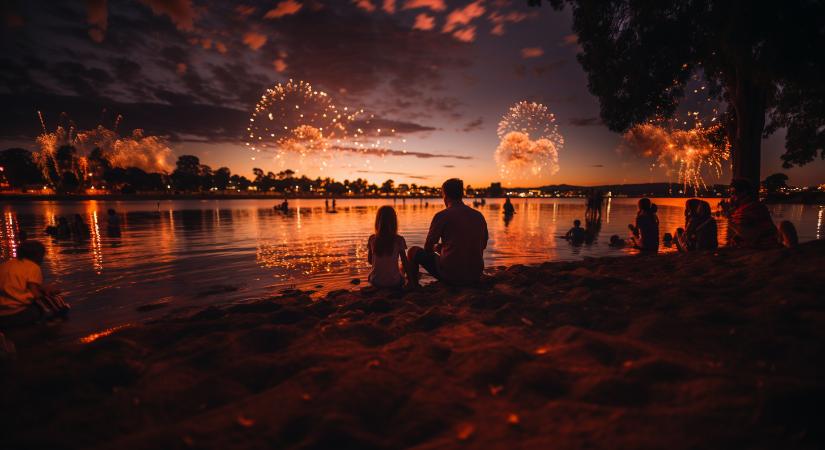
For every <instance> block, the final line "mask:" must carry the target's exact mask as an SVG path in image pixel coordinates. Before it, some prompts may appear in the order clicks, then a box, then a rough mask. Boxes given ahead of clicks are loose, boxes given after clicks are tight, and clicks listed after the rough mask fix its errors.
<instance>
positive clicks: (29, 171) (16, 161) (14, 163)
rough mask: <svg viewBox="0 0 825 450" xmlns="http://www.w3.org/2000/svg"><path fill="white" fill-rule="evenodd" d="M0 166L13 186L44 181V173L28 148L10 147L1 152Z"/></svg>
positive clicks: (21, 186)
mask: <svg viewBox="0 0 825 450" xmlns="http://www.w3.org/2000/svg"><path fill="white" fill-rule="evenodd" d="M0 167H2V168H3V174H4V175H5V176H6V179H7V180H8V182H9V185H10V186H11V187H13V188H24V187H26V185H29V184H42V183H43V173H42V172H41V171H40V168H38V167H37V163H36V162H34V158H33V157H32V153H31V152H30V151H28V150H26V149H22V148H9V149H6V150H3V151H2V152H0Z"/></svg>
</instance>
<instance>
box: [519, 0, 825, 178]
mask: <svg viewBox="0 0 825 450" xmlns="http://www.w3.org/2000/svg"><path fill="white" fill-rule="evenodd" d="M528 3H530V4H532V5H540V4H541V3H542V2H541V0H528ZM548 3H550V4H551V5H552V6H553V7H554V8H557V9H560V8H563V7H564V6H565V5H569V6H570V7H571V8H572V10H573V29H574V31H575V32H576V34H577V36H578V42H579V45H580V46H581V52H580V53H579V55H578V60H579V62H580V63H581V65H582V67H583V68H584V70H585V72H586V73H587V79H588V87H589V89H590V91H591V92H592V93H593V94H594V95H596V96H597V97H598V98H599V102H600V106H601V117H602V120H603V121H604V123H606V124H607V126H608V127H609V128H610V129H611V130H613V131H619V132H621V131H625V130H627V129H628V128H629V127H631V126H633V125H635V124H639V123H642V122H644V121H647V120H648V119H651V118H653V117H656V116H662V117H670V116H672V115H673V114H674V112H675V111H676V108H677V106H678V105H679V102H680V101H681V100H682V98H683V97H684V96H685V93H686V85H687V83H688V81H689V79H690V77H691V76H692V75H693V74H695V73H698V74H700V75H702V76H703V77H704V80H705V81H706V82H707V84H708V88H709V89H708V92H710V94H711V95H713V96H715V97H716V98H717V99H718V100H720V101H724V102H727V104H728V105H729V114H728V119H729V122H728V126H727V130H728V138H729V141H730V143H731V145H732V151H733V166H734V167H733V168H734V176H739V177H743V178H747V179H750V180H751V181H752V182H754V184H756V182H758V181H759V165H760V161H759V160H760V149H761V139H762V137H763V136H765V135H767V134H770V133H772V132H774V131H775V130H777V129H778V128H780V127H785V128H787V135H786V153H785V154H784V155H783V156H782V159H783V161H784V164H785V165H786V166H791V165H794V164H797V165H801V164H805V163H807V162H810V161H812V160H813V159H814V158H816V157H817V155H819V156H820V157H822V158H825V86H824V85H823V82H822V76H823V74H825V27H823V26H822V20H823V19H822V18H823V17H825V2H823V1H817V0H785V1H782V2H762V1H757V2H751V1H746V0H683V1H678V2H662V1H655V0H598V1H597V0H549V1H548ZM766 119H768V123H767V124H766Z"/></svg>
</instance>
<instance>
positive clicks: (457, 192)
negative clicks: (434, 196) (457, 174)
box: [441, 178, 464, 206]
mask: <svg viewBox="0 0 825 450" xmlns="http://www.w3.org/2000/svg"><path fill="white" fill-rule="evenodd" d="M441 195H442V196H443V197H444V204H445V205H447V206H450V205H454V204H458V203H461V199H462V198H463V197H464V182H463V181H461V180H459V179H458V178H450V179H449V180H447V181H445V182H444V184H442V185H441Z"/></svg>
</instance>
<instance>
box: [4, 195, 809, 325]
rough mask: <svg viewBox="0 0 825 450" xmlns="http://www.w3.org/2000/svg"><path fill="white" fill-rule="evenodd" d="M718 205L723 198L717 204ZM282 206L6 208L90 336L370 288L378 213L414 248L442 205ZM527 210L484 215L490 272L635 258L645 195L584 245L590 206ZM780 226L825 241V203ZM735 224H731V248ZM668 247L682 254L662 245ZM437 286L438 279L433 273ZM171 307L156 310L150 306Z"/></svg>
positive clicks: (619, 204) (621, 203)
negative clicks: (117, 227) (62, 232)
mask: <svg viewBox="0 0 825 450" xmlns="http://www.w3.org/2000/svg"><path fill="white" fill-rule="evenodd" d="M710 201H711V205H712V206H713V207H714V208H715V207H716V203H717V200H715V199H714V200H710ZM654 202H655V203H656V204H657V205H659V220H660V223H661V225H660V231H661V232H662V233H665V232H671V233H672V232H673V231H674V230H675V229H676V227H678V226H682V225H683V223H684V213H683V208H684V199H654ZM273 203H274V200H166V201H160V202H156V201H117V202H108V201H78V202H55V201H29V202H19V203H5V204H4V205H3V207H2V209H3V211H2V223H1V224H0V225H2V226H1V227H0V232H1V233H2V236H1V240H0V252H2V253H0V257H2V258H8V257H10V255H12V254H14V251H15V244H14V242H15V241H16V238H15V236H16V234H17V233H19V230H25V231H26V232H27V233H28V235H29V237H30V239H39V240H42V241H43V242H44V244H45V245H46V249H47V254H46V262H45V264H44V272H45V276H46V278H47V282H50V283H55V284H57V285H59V286H60V288H61V289H63V290H64V292H65V294H66V297H67V300H69V301H70V302H71V303H72V305H73V312H72V319H71V320H70V321H69V322H68V323H66V324H64V325H63V326H62V327H63V330H64V331H65V332H66V333H67V334H68V335H78V334H81V333H87V332H91V331H95V330H98V329H104V328H107V327H111V326H115V325H118V324H122V323H127V322H130V321H135V320H140V319H145V318H149V317H153V316H156V315H160V314H165V313H167V312H168V311H170V310H174V309H176V308H186V307H192V306H198V305H206V304H211V303H216V302H226V301H232V300H239V299H246V298H251V297H261V296H266V295H268V294H272V293H276V292H278V291H280V290H281V289H285V288H291V287H297V288H302V289H314V290H317V291H319V292H326V291H329V290H332V289H339V288H349V287H353V284H351V281H352V280H353V279H356V278H357V279H360V280H362V285H363V283H366V276H367V273H368V272H369V265H368V263H367V255H366V241H367V238H368V236H369V235H370V234H371V233H372V227H373V222H374V219H375V212H376V210H377V209H378V208H379V207H380V206H382V205H393V206H395V208H396V210H397V211H398V219H399V231H400V233H401V234H402V235H403V236H404V237H405V238H406V240H407V243H408V245H423V243H424V238H425V236H426V233H427V229H428V227H429V224H430V220H431V218H432V216H433V215H434V214H435V213H436V212H438V211H440V210H441V209H442V208H443V203H442V202H441V200H440V199H428V200H423V201H419V200H409V199H408V200H406V201H402V200H397V201H393V200H392V199H388V200H383V199H346V200H338V202H337V209H336V210H337V212H335V213H332V212H329V211H327V210H326V209H325V206H324V201H323V200H293V201H291V202H290V207H292V208H294V210H293V211H292V212H291V213H290V214H283V213H280V212H277V211H275V210H274V209H273ZM513 203H514V205H515V207H516V211H517V213H516V215H515V216H514V217H513V219H512V220H511V221H509V222H505V221H504V219H503V215H502V209H501V205H502V200H488V202H487V204H486V205H485V206H480V207H479V210H480V211H481V212H482V213H483V214H484V215H485V217H486V218H487V223H488V227H489V230H490V242H489V245H488V248H487V251H486V252H485V255H484V256H485V260H486V264H487V266H488V267H495V266H505V265H512V264H530V263H540V262H544V261H554V260H575V259H580V258H583V257H588V256H590V257H596V256H611V255H614V256H615V255H622V254H626V253H631V252H632V251H631V250H617V249H613V248H610V247H608V245H607V242H608V240H609V238H610V236H611V235H613V234H618V235H620V236H622V237H625V236H626V235H627V234H628V231H627V224H628V223H631V222H632V221H633V218H634V216H635V212H636V200H635V199H617V198H614V199H611V200H609V201H607V202H606V204H605V208H604V210H603V214H602V220H601V223H600V229H599V231H598V234H597V237H596V240H595V242H594V243H593V244H592V245H585V246H582V247H573V246H571V245H570V244H569V243H568V242H567V241H565V240H563V239H559V237H558V236H560V235H563V234H564V233H565V232H566V231H567V230H568V229H569V228H570V227H571V226H572V222H573V220H574V219H582V220H583V221H584V213H585V208H584V200H583V199H528V200H525V199H517V200H515V201H514V202H513ZM109 208H114V209H116V210H117V211H118V212H119V213H120V216H121V233H120V235H119V236H113V235H110V234H109V233H108V232H107V226H106V211H107V209H109ZM771 210H772V213H773V216H774V220H784V219H788V220H791V221H793V222H794V223H795V224H796V226H797V228H798V231H799V237H800V240H801V241H807V240H812V239H819V238H821V237H823V234H825V230H823V226H822V222H823V210H825V207H823V206H817V205H813V206H812V205H773V206H771ZM76 213H79V214H81V215H82V216H83V218H84V220H85V221H86V222H87V224H89V225H90V228H91V236H90V238H89V239H87V240H84V241H80V242H75V241H72V240H55V239H52V238H48V237H46V236H45V235H44V233H43V230H44V228H45V227H46V226H47V225H50V224H54V223H55V221H56V218H57V217H59V216H69V217H71V216H72V215H74V214H76ZM725 230H726V224H725V223H724V220H721V219H720V223H719V231H720V244H721V243H724V241H725V238H724V236H725ZM662 251H673V249H667V248H662ZM425 281H426V278H425ZM156 302H157V303H162V304H168V305H167V306H166V307H164V308H160V309H152V310H151V311H146V310H147V309H151V308H147V307H145V305H147V304H150V303H156Z"/></svg>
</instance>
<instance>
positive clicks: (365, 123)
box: [353, 117, 435, 136]
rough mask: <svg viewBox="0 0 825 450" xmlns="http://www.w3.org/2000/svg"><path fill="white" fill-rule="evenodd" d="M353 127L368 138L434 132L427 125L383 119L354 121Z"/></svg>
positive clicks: (433, 129) (432, 128) (374, 118)
mask: <svg viewBox="0 0 825 450" xmlns="http://www.w3.org/2000/svg"><path fill="white" fill-rule="evenodd" d="M353 126H354V127H358V128H361V129H363V130H364V131H365V132H366V134H367V135H369V136H375V135H381V136H392V135H400V134H410V133H421V132H426V131H435V128H434V127H431V126H428V125H420V124H417V123H414V122H405V121H401V120H392V119H384V118H380V117H373V118H369V119H359V120H355V121H354V122H353ZM377 130H381V132H380V133H379V132H378V131H377Z"/></svg>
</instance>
